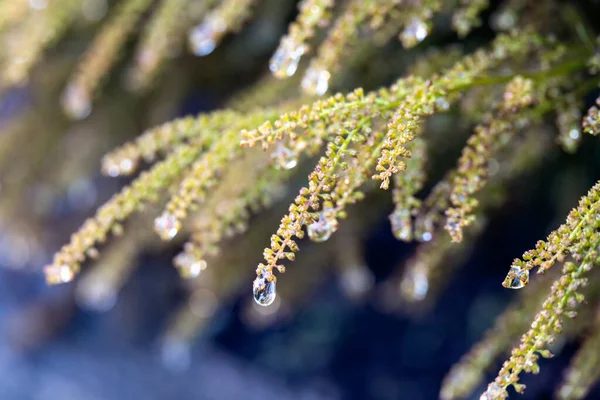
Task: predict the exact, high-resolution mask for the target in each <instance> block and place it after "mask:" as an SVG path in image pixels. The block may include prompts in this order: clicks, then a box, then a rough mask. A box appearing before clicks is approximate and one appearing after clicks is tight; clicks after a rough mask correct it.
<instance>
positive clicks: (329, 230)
mask: <svg viewBox="0 0 600 400" xmlns="http://www.w3.org/2000/svg"><path fill="white" fill-rule="evenodd" d="M337 228H338V222H337V219H336V218H335V216H334V215H332V212H331V210H328V209H326V210H323V211H322V212H320V213H319V219H318V220H317V221H315V222H313V223H312V224H310V225H308V228H307V231H308V237H309V238H310V240H312V241H313V242H325V241H326V240H327V239H329V238H330V237H331V235H332V234H333V233H334V232H335V231H336V230H337Z"/></svg>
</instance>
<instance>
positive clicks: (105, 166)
mask: <svg viewBox="0 0 600 400" xmlns="http://www.w3.org/2000/svg"><path fill="white" fill-rule="evenodd" d="M135 167H136V163H134V162H133V160H131V159H129V158H123V159H120V160H117V159H113V158H106V159H104V160H103V162H102V172H103V173H104V174H105V175H108V176H110V177H111V178H116V177H117V176H121V175H130V174H131V173H132V172H133V171H134V169H135Z"/></svg>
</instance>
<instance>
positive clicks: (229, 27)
mask: <svg viewBox="0 0 600 400" xmlns="http://www.w3.org/2000/svg"><path fill="white" fill-rule="evenodd" d="M255 2H256V0H224V1H222V2H221V3H220V4H219V5H217V6H216V7H215V8H214V9H213V10H211V11H210V12H209V13H208V15H207V16H206V17H205V18H204V20H203V21H202V22H201V23H200V24H199V25H197V26H195V27H193V28H192V29H191V30H190V32H189V44H190V48H191V50H192V52H193V53H194V54H195V55H197V56H206V55H208V54H210V53H212V52H213V50H214V49H215V48H216V47H217V46H218V45H219V43H220V42H221V40H223V38H224V37H225V35H226V34H227V33H229V32H238V31H239V30H241V29H242V27H243V26H244V23H245V22H246V20H247V19H248V18H249V17H250V15H251V10H252V7H253V5H254V3H255Z"/></svg>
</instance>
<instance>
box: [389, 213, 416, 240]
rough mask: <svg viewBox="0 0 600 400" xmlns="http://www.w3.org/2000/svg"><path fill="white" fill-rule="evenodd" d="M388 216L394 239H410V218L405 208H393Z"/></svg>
mask: <svg viewBox="0 0 600 400" xmlns="http://www.w3.org/2000/svg"><path fill="white" fill-rule="evenodd" d="M389 218H390V224H391V225H392V232H393V233H394V236H395V237H396V239H398V240H402V241H404V242H409V241H410V240H412V219H411V216H410V212H409V211H408V210H407V209H403V210H395V211H394V212H393V213H392V214H390V217H389Z"/></svg>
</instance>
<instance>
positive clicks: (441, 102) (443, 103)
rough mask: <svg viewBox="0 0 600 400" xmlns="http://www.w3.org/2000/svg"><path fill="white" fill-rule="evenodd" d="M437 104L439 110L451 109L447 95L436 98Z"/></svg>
mask: <svg viewBox="0 0 600 400" xmlns="http://www.w3.org/2000/svg"><path fill="white" fill-rule="evenodd" d="M435 106H436V107H437V109H438V110H439V111H448V110H449V109H450V103H448V100H446V98H445V97H438V98H437V99H435Z"/></svg>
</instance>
